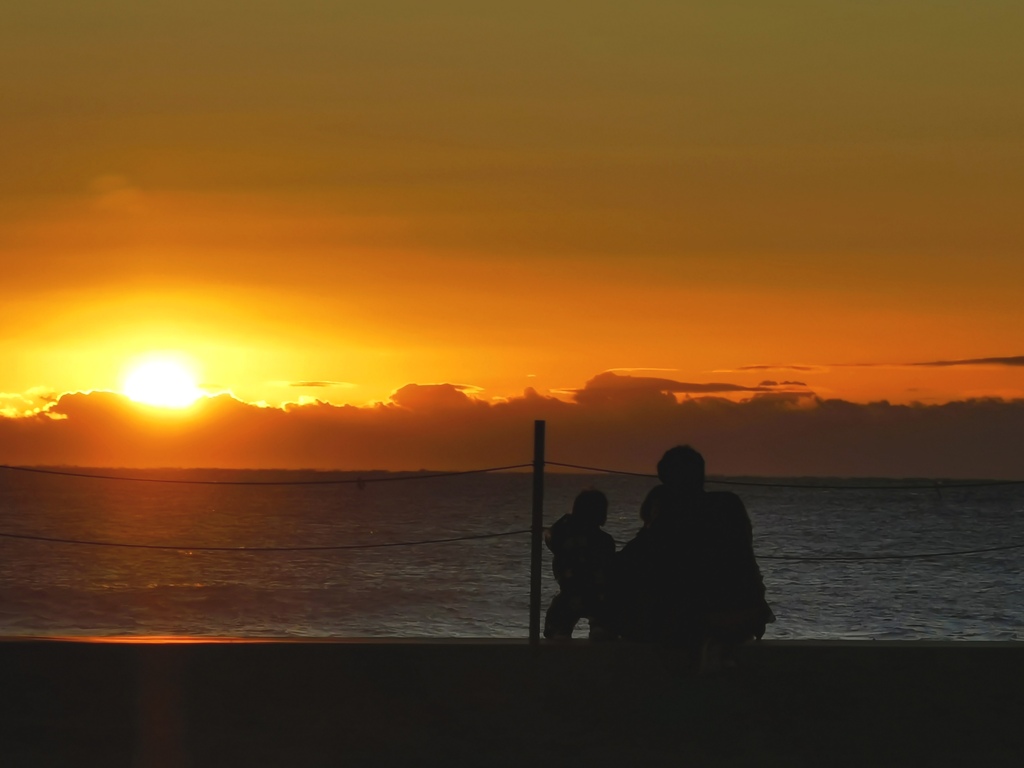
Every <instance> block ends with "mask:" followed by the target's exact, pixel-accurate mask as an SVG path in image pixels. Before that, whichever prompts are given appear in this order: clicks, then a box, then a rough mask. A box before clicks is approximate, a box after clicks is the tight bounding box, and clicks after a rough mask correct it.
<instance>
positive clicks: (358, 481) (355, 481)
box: [0, 464, 533, 487]
mask: <svg viewBox="0 0 1024 768" xmlns="http://www.w3.org/2000/svg"><path fill="white" fill-rule="evenodd" d="M532 466H533V464H512V465H510V466H507V467H487V468H485V469H466V470H461V471H455V472H430V473H427V474H409V475H398V476H389V477H354V478H346V479H334V480H176V479H172V478H163V477H123V476H121V475H96V474H92V473H89V472H68V471H65V470H59V469H43V468H41V467H17V466H11V465H9V464H0V469H9V470H12V471H14V472H31V473H34V474H39V475H58V476H60V477H84V478H88V479H90V480H124V481H127V482H132V483H165V484H169V485H358V486H360V487H361V486H363V485H366V484H368V483H393V482H400V481H403V480H433V479H435V478H439V477H456V476H458V475H479V474H483V473H485V472H504V471H507V470H511V469H525V468H527V467H532Z"/></svg>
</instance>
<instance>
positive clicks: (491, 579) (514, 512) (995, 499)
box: [0, 468, 1024, 640]
mask: <svg viewBox="0 0 1024 768" xmlns="http://www.w3.org/2000/svg"><path fill="white" fill-rule="evenodd" d="M64 471H66V472H71V473H86V474H91V475H105V476H107V477H105V478H97V477H76V476H70V475H68V474H50V473H40V472H26V471H20V470H14V469H9V468H8V469H0V635H2V636H8V637H11V636H57V637H69V636H104V637H111V636H113V637H143V636H158V637H168V636H172V637H177V636H180V637H244V638H270V637H275V638H338V637H344V638H351V637H374V638H381V637H396V638H452V637H462V638H464V637H476V638H525V637H527V636H528V632H529V617H530V563H531V547H530V536H529V534H528V532H527V531H528V529H529V528H530V522H531V510H532V504H533V497H532V490H533V480H532V476H531V474H530V473H529V472H524V471H519V472H491V473H470V474H459V475H446V476H436V475H434V474H431V473H402V474H391V473H385V472H366V473H358V474H357V473H330V472H292V471H262V470H252V471H238V470H159V471H152V470H149V471H141V470H133V471H129V470H98V469H89V470H64ZM138 478H144V479H145V480H139V479H138ZM721 480H727V481H728V482H729V483H734V484H716V483H712V484H709V487H710V488H712V489H720V490H726V489H727V490H733V491H735V492H737V493H738V494H739V495H740V496H741V498H743V500H744V502H745V504H746V506H747V509H748V511H749V514H750V518H751V521H752V524H753V529H754V540H755V550H756V553H757V556H758V561H759V563H760V567H761V570H762V573H763V575H764V580H765V584H766V586H767V593H768V595H767V596H768V600H769V602H770V603H771V605H772V607H773V610H774V612H775V614H776V617H777V621H776V622H775V623H774V624H771V625H770V626H769V628H768V632H767V634H766V635H765V638H766V639H772V638H774V639H811V638H814V639H822V638H824V639H878V640H891V639H900V640H903V639H935V640H1024V600H1022V599H1021V595H1024V575H1022V569H1021V567H1020V566H1021V556H1022V553H1024V484H1003V485H991V484H974V483H971V484H968V485H967V487H962V485H961V484H960V483H957V482H955V481H952V480H948V481H943V482H935V481H930V480H871V479H859V480H848V479H845V480H844V479H821V478H815V479H807V478H717V479H716V481H721ZM195 481H200V482H199V483H196V482H195ZM275 483H277V484H275ZM654 483H655V480H653V479H651V478H648V477H636V476H627V475H620V474H607V473H568V472H561V473H556V472H551V471H548V472H547V473H546V474H545V477H544V494H543V496H544V521H545V524H546V525H550V524H551V523H553V522H554V521H555V520H556V519H557V518H558V517H560V516H561V515H562V514H564V513H566V512H567V511H568V510H569V509H570V507H571V504H572V499H573V498H574V497H575V495H576V494H577V493H578V492H579V491H580V490H583V489H585V488H598V489H600V490H602V491H604V492H605V493H606V494H607V496H608V498H609V501H610V513H609V520H608V524H607V526H606V530H608V531H609V532H610V533H611V534H612V536H613V537H614V538H615V540H616V542H617V543H618V545H619V546H622V545H623V544H625V543H626V542H627V541H629V540H630V539H631V538H632V537H633V536H634V535H635V533H636V531H637V529H638V528H639V526H640V521H639V519H638V510H639V507H640V503H641V501H642V499H643V497H644V495H645V494H646V492H647V491H648V490H649V489H650V488H651V487H652V485H653V484H654ZM735 483H746V484H735ZM908 486H912V487H908ZM978 550H983V551H978ZM542 573H543V582H542V604H541V605H542V610H543V609H544V608H546V606H547V604H548V603H549V602H550V600H551V598H552V597H553V596H554V594H555V593H556V591H557V585H556V584H555V582H554V579H553V577H552V575H551V559H550V553H548V552H547V551H546V550H545V551H544V553H543V566H542ZM586 633H587V627H586V622H583V624H582V625H581V626H580V627H579V628H578V630H577V636H586Z"/></svg>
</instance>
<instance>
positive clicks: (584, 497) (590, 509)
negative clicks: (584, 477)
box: [572, 488, 608, 526]
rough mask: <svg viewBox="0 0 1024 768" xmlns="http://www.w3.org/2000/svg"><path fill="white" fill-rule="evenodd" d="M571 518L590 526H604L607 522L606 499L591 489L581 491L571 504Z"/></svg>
mask: <svg viewBox="0 0 1024 768" xmlns="http://www.w3.org/2000/svg"><path fill="white" fill-rule="evenodd" d="M572 516H573V517H574V518H576V519H577V520H579V521H580V522H583V523H589V524H590V525H597V526H601V525H604V524H605V523H606V522H607V520H608V497H607V496H605V495H604V494H603V493H601V492H600V491H598V490H595V489H593V488H588V489H587V490H585V491H581V492H580V495H579V496H577V497H576V500H575V501H574V502H573V503H572Z"/></svg>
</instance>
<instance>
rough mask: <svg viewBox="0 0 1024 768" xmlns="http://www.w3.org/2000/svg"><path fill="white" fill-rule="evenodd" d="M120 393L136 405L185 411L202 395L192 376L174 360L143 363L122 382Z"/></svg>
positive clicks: (186, 368)
mask: <svg viewBox="0 0 1024 768" xmlns="http://www.w3.org/2000/svg"><path fill="white" fill-rule="evenodd" d="M124 393H125V394H126V395H127V396H128V397H130V398H131V399H132V400H134V401H135V402H137V403H144V404H145V405H157V406H160V407H163V408H187V407H188V406H190V405H192V403H194V402H195V401H196V400H197V399H199V398H200V397H201V396H202V395H203V391H202V390H201V389H199V387H198V386H197V385H196V379H195V376H193V375H192V372H191V371H190V370H189V369H188V367H187V366H185V365H183V364H182V363H180V362H178V361H176V360H170V359H162V358H161V359H156V360H147V361H146V362H143V363H140V364H139V365H137V366H135V367H134V368H133V369H132V370H131V372H130V373H129V374H128V376H127V377H126V378H125V380H124Z"/></svg>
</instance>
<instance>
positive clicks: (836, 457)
mask: <svg viewBox="0 0 1024 768" xmlns="http://www.w3.org/2000/svg"><path fill="white" fill-rule="evenodd" d="M618 378H627V379H628V378H630V377H618ZM638 378H639V379H640V381H627V382H623V381H617V379H614V378H610V377H608V376H606V375H605V374H601V375H600V376H596V377H594V379H592V380H591V381H590V382H588V383H587V386H585V387H584V388H582V389H581V390H579V392H580V393H587V395H584V396H583V397H582V398H581V399H577V400H575V401H571V402H569V401H566V400H562V399H558V398H555V397H550V396H547V395H544V394H541V393H539V392H537V391H536V390H534V389H527V390H525V391H524V392H523V394H522V395H520V396H517V397H513V398H509V399H508V400H507V401H504V402H490V401H485V400H481V399H477V398H476V397H474V396H473V392H474V390H475V388H473V387H469V386H466V385H458V384H450V383H447V384H409V385H406V386H404V387H402V388H401V389H399V390H397V391H396V392H395V393H394V395H393V396H392V398H391V399H390V400H389V401H388V402H384V403H377V404H375V405H373V406H365V407H363V406H351V405H341V406H338V405H332V404H330V403H325V402H322V401H313V402H307V403H302V404H297V403H292V404H289V405H286V406H283V407H281V408H272V407H259V406H256V405H253V404H249V403H244V402H241V401H239V400H237V399H235V398H234V397H232V396H230V395H227V394H224V395H218V396H216V397H204V398H201V399H200V400H199V401H198V402H197V403H196V404H195V406H193V407H192V408H188V409H184V410H182V411H165V410H161V409H156V408H152V407H148V406H144V405H140V404H138V403H134V402H132V401H131V400H128V399H127V398H125V397H124V396H122V395H119V394H115V393H110V392H90V393H75V394H67V395H64V396H62V397H61V398H60V399H59V400H58V401H57V402H56V403H55V404H53V405H51V406H50V407H49V408H48V409H47V410H46V411H44V412H39V413H34V414H31V415H28V416H23V417H19V418H2V417H0V464H14V465H61V464H63V465H78V466H105V467H136V468H144V467H174V466H183V467H229V468H230V467H238V468H242V467H248V468H274V467H278V468H313V469H351V470H368V469H374V468H380V469H393V470H410V469H420V468H429V469H441V470H443V469H478V468H484V467H489V466H505V465H510V464H521V463H528V462H529V461H530V460H531V458H532V424H533V421H534V420H536V419H543V420H545V421H546V422H547V425H548V427H547V434H548V445H547V457H548V459H549V460H551V461H560V462H566V463H572V464H582V465H587V466H596V467H608V468H613V469H622V470H627V471H641V472H650V471H652V470H653V467H654V465H655V463H656V461H657V459H658V457H659V456H660V455H661V453H662V452H663V451H664V450H665V449H666V448H668V447H670V446H672V445H676V444H679V443H691V444H693V445H695V446H697V447H698V448H699V449H700V450H701V451H702V452H703V453H704V454H705V456H706V457H707V460H708V466H709V470H710V471H711V472H713V473H719V474H758V475H808V476H810V475H823V476H890V477H893V476H894V477H911V476H913V477H977V478H1017V479H1024V467H1022V466H1021V464H1020V456H1022V455H1024V400H997V399H978V400H965V401H960V402H954V403H945V404H942V405H920V404H917V405H892V404H890V403H887V402H877V403H869V404H857V403H850V402H846V401H842V400H823V399H820V398H818V397H816V396H814V395H813V394H812V393H809V392H804V393H800V392H785V391H778V390H773V389H772V390H769V389H767V388H761V389H758V388H753V389H755V390H757V391H753V392H751V391H749V390H746V392H747V395H748V396H746V397H744V398H742V399H738V400H737V399H736V398H735V397H734V396H733V397H722V396H718V395H715V394H711V395H708V394H703V395H698V396H693V397H691V398H687V399H684V400H681V401H677V400H676V399H675V398H674V397H673V395H674V394H675V393H676V392H678V391H683V390H686V389H689V387H690V386H691V385H688V384H686V383H685V382H673V381H672V380H667V379H655V380H653V381H651V380H647V379H646V377H638ZM595 382H596V383H595ZM613 382H614V383H613ZM703 386H706V387H712V386H715V385H703ZM720 386H723V385H720ZM735 391H736V389H735V385H729V386H725V394H729V395H733V394H734V393H735ZM598 392H603V393H605V394H608V393H617V394H623V395H632V394H636V393H642V394H641V395H640V396H637V397H631V396H625V397H623V398H621V399H615V398H614V397H612V398H607V399H601V398H599V397H591V396H593V395H595V393H598ZM652 393H653V394H652Z"/></svg>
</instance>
